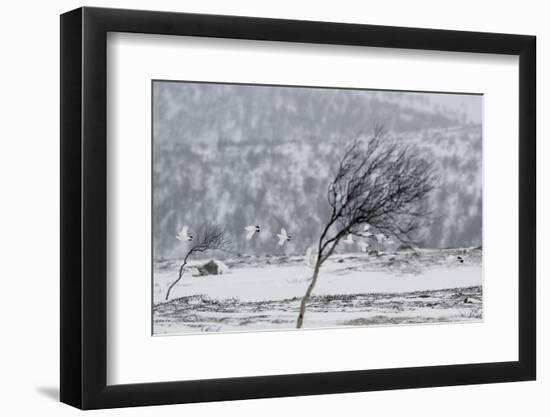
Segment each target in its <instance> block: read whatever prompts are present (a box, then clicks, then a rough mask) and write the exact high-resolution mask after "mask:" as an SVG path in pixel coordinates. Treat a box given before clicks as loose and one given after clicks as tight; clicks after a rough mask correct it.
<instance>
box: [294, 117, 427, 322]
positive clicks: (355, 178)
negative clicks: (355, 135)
mask: <svg viewBox="0 0 550 417" xmlns="http://www.w3.org/2000/svg"><path fill="white" fill-rule="evenodd" d="M435 174H436V172H435V169H434V167H433V164H432V163H431V162H429V161H427V160H426V159H425V158H424V157H423V156H422V155H420V153H419V151H418V148H416V147H415V146H414V145H407V144H402V143H399V142H397V141H395V140H391V139H389V138H387V137H386V135H385V132H384V129H383V127H381V126H377V127H375V129H374V133H373V136H372V137H371V138H370V139H368V140H365V141H361V140H356V141H354V142H353V143H352V144H351V145H350V146H349V147H348V148H347V149H346V150H345V151H344V154H343V156H342V157H341V159H340V161H339V164H338V167H337V171H336V174H335V176H334V178H333V180H332V182H331V183H330V184H329V187H328V191H327V200H328V204H329V206H330V218H329V219H328V221H327V223H326V225H325V227H324V229H323V231H322V233H321V235H320V237H319V242H318V245H317V247H316V251H315V252H316V253H315V254H314V257H313V258H312V265H311V266H312V267H313V276H312V278H311V282H310V283H309V286H308V287H307V290H306V293H305V295H304V297H303V298H302V301H301V303H300V311H299V314H298V320H297V322H296V328H301V327H302V324H303V321H304V313H305V309H306V304H307V302H308V300H309V297H310V296H311V293H312V291H313V289H314V287H315V284H316V283H317V278H318V276H319V270H320V269H321V266H322V265H323V263H324V262H325V261H326V260H327V259H328V258H329V257H330V256H331V255H332V254H333V252H334V250H335V248H336V247H337V245H338V243H339V242H340V241H341V240H342V239H343V238H344V237H345V236H347V235H348V234H352V235H353V236H357V237H359V238H364V237H365V236H364V234H363V230H364V226H365V225H367V224H368V225H370V226H371V227H372V228H373V229H376V230H378V231H379V232H380V233H384V234H385V235H389V236H393V237H394V238H395V239H397V240H398V241H400V242H402V243H409V244H410V243H414V233H415V232H416V231H417V230H418V229H419V228H420V227H421V226H422V225H423V223H424V222H425V221H426V219H427V218H428V217H429V215H430V213H429V210H428V209H427V204H426V203H427V198H428V196H429V194H430V192H431V191H432V190H433V189H434V188H435V184H436V175H435Z"/></svg>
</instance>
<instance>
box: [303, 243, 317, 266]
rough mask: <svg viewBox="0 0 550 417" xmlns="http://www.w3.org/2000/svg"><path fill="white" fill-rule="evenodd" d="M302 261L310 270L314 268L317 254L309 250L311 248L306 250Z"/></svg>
mask: <svg viewBox="0 0 550 417" xmlns="http://www.w3.org/2000/svg"><path fill="white" fill-rule="evenodd" d="M304 261H305V263H306V265H307V266H309V267H310V268H315V264H316V263H317V253H316V252H315V251H314V250H313V249H312V248H311V246H310V247H309V248H307V250H306V256H305V257H304Z"/></svg>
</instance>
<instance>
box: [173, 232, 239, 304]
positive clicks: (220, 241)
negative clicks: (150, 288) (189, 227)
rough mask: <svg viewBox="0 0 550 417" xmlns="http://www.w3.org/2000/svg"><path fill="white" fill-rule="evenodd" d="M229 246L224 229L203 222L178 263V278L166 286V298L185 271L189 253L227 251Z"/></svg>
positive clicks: (229, 242)
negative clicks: (179, 263) (181, 261)
mask: <svg viewBox="0 0 550 417" xmlns="http://www.w3.org/2000/svg"><path fill="white" fill-rule="evenodd" d="M230 246H231V240H229V238H228V237H227V234H226V232H225V230H223V229H222V228H221V227H219V226H218V225H216V224H208V223H204V224H203V225H202V227H201V228H200V230H199V233H198V234H197V236H196V239H194V240H193V243H192V246H191V247H190V248H189V250H188V251H187V254H186V255H185V257H184V258H183V263H182V264H181V265H180V268H179V273H178V278H177V279H176V280H175V281H174V282H173V283H172V284H171V285H170V287H168V290H167V291H166V298H165V300H168V297H169V296H170V291H172V288H174V286H175V285H176V284H177V283H178V282H179V281H180V280H181V278H182V277H183V272H184V271H185V266H186V265H187V261H188V259H189V257H190V256H191V255H193V254H194V253H201V252H206V251H209V250H221V251H227V250H229V248H230Z"/></svg>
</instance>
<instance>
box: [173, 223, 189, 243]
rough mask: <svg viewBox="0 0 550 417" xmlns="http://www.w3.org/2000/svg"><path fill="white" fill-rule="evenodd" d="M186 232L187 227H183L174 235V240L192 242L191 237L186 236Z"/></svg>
mask: <svg viewBox="0 0 550 417" xmlns="http://www.w3.org/2000/svg"><path fill="white" fill-rule="evenodd" d="M188 230H189V227H188V226H185V225H184V226H183V227H182V228H181V230H180V232H179V233H178V234H177V235H176V239H178V240H181V241H182V242H191V241H192V240H193V236H191V235H188V234H187V232H188Z"/></svg>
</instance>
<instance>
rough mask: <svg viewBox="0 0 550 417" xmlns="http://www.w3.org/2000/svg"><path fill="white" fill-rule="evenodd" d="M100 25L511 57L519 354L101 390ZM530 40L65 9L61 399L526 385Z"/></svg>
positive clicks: (188, 398) (531, 232)
mask: <svg viewBox="0 0 550 417" xmlns="http://www.w3.org/2000/svg"><path fill="white" fill-rule="evenodd" d="M108 32H131V33H146V34H162V35H174V36H178V35H186V36H199V37H216V38H236V39H254V40H269V41H285V42H305V43H318V44H333V45H357V46H371V47H382V48H404V49H421V50H440V51H456V52H476V53H490V54H507V55H516V56H519V132H518V137H519V155H518V158H519V271H518V273H519V292H518V298H519V328H518V332H519V333H518V334H519V336H518V339H519V347H518V348H519V350H518V352H519V358H518V361H512V362H494V363H476V364H465V365H458V364H449V365H444V366H427V367H425V366H424V367H411V368H396V369H376V370H356V371H342V372H326V373H308V374H290V375H272V376H256V377H239V378H224V379H209V380H199V381H177V382H162V383H143V384H131V385H112V386H109V385H107V383H106V381H107V379H106V376H107V313H106V307H107V304H106V300H107V253H106V245H107V180H108V178H107V169H106V168H107V111H106V99H107V72H106V60H107V57H106V56H107V54H106V46H107V33H108ZM535 54H536V38H535V37H534V36H524V35H510V34H495V33H481V32H461V31H449V30H432V29H416V28H404V27H388V26H372V25H359V24H341V23H325V22H312V21H295V20H280V19H265V18H252V17H236V16H218V15H201V14H186V13H171V12H156V11H136V10H120V9H103V8H88V7H84V8H79V9H76V10H73V11H70V12H67V13H65V14H63V15H61V53H60V57H61V92H60V93H61V309H60V315H61V358H60V359H61V381H60V383H61V401H62V402H64V403H67V404H70V405H72V406H75V407H78V408H81V409H96V408H112V407H125V406H144V405H157V404H175V403H190V402H202V401H219V400H238V399H251V398H266V397H283V396H299V395H314V394H328V393H344V392H357V391H376V390H388V389H402V388H421V387H434V386H451V385H464V384H481V383H496V382H507V381H525V380H534V379H535V376H536V262H535V261H536V259H535V258H536V203H535V202H536V144H535V135H536V130H535V124H536V120H535V117H536V116H535V108H536V91H535V87H536V81H535V80H536V77H535V75H536V73H535V67H536V65H535V62H536V56H535Z"/></svg>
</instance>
